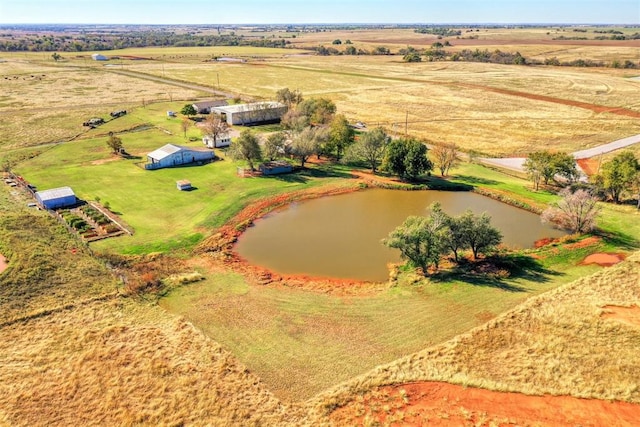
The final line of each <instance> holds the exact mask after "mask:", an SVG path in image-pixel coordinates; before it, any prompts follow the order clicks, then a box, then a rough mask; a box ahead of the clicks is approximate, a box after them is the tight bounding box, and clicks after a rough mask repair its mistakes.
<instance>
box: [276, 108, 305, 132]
mask: <svg viewBox="0 0 640 427" xmlns="http://www.w3.org/2000/svg"><path fill="white" fill-rule="evenodd" d="M280 124H281V125H282V127H284V128H285V129H287V130H289V131H291V132H293V133H298V132H302V130H303V129H304V128H306V127H307V126H309V117H308V116H306V115H305V114H304V113H302V112H301V111H299V110H298V109H291V110H289V111H287V112H286V113H285V114H284V116H282V119H281V120H280Z"/></svg>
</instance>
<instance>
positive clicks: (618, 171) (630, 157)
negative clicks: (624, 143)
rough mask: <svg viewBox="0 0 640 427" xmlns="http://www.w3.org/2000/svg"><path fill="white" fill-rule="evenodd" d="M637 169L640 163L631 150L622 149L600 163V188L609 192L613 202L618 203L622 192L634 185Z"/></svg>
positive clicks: (639, 167)
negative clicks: (607, 160) (603, 162)
mask: <svg viewBox="0 0 640 427" xmlns="http://www.w3.org/2000/svg"><path fill="white" fill-rule="evenodd" d="M639 171H640V164H638V159H636V157H635V155H634V154H633V152H631V151H624V152H622V153H620V154H618V155H616V156H615V157H614V158H613V159H611V161H609V162H607V163H605V164H603V165H602V170H601V172H600V182H601V184H602V188H603V189H604V190H605V191H606V192H607V193H609V195H610V196H611V198H612V199H613V201H614V202H615V203H620V198H621V197H622V195H623V194H624V192H625V191H630V190H632V188H633V187H634V182H635V180H636V179H637V175H638V172H639Z"/></svg>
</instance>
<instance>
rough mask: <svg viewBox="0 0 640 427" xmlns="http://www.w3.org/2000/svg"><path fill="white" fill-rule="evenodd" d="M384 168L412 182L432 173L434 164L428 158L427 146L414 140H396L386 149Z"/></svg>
mask: <svg viewBox="0 0 640 427" xmlns="http://www.w3.org/2000/svg"><path fill="white" fill-rule="evenodd" d="M382 168H383V169H384V170H386V171H388V172H391V173H393V174H395V175H398V176H400V178H402V179H404V180H409V181H412V180H415V179H416V178H417V177H418V176H420V175H422V174H423V173H425V172H428V171H431V169H433V164H432V163H431V161H430V160H429V159H428V158H427V146H426V145H424V144H423V143H422V142H420V141H418V140H416V139H413V138H409V139H396V140H394V141H391V143H390V144H389V145H388V147H387V149H386V152H385V157H384V160H383V163H382Z"/></svg>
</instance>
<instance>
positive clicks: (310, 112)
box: [296, 98, 336, 125]
mask: <svg viewBox="0 0 640 427" xmlns="http://www.w3.org/2000/svg"><path fill="white" fill-rule="evenodd" d="M296 109H297V110H298V111H299V112H300V113H301V114H303V115H305V116H307V117H309V121H310V122H311V123H313V124H316V125H321V124H327V123H329V122H331V120H332V119H333V115H334V114H335V112H336V104H334V103H333V101H331V100H329V99H326V98H309V99H305V100H304V101H302V102H301V103H299V104H298V106H297V107H296Z"/></svg>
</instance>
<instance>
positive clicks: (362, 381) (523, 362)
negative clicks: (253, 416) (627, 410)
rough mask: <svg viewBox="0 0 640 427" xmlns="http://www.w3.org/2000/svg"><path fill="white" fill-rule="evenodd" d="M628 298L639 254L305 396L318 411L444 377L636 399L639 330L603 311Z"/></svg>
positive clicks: (634, 294)
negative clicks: (433, 344) (470, 328)
mask: <svg viewBox="0 0 640 427" xmlns="http://www.w3.org/2000/svg"><path fill="white" fill-rule="evenodd" d="M633 305H636V306H639V307H640V253H636V254H634V255H633V256H632V257H630V258H629V259H628V260H627V261H626V262H623V263H621V264H619V265H617V266H615V267H611V268H608V269H605V270H602V271H600V272H598V273H596V274H594V275H593V276H591V277H585V278H582V279H579V280H577V281H575V282H573V283H571V284H569V285H566V286H563V287H561V288H559V289H556V290H554V291H550V292H547V293H545V294H543V295H541V296H538V297H535V298H532V299H530V300H528V301H527V302H525V303H524V304H522V305H520V306H519V307H517V308H516V309H514V310H511V311H509V312H507V313H505V314H503V315H501V316H499V317H498V318H496V319H494V320H492V321H490V322H488V323H487V324H486V325H484V326H482V327H480V328H477V329H475V330H473V331H471V332H469V333H467V334H463V335H460V336H458V337H456V338H455V339H453V340H451V341H449V342H447V343H445V344H443V345H439V346H436V347H432V348H430V349H426V350H424V351H421V352H418V353H415V354H413V355H410V356H407V357H405V358H402V359H400V360H398V361H396V362H394V363H391V364H388V365H384V366H380V367H378V368H376V369H374V370H372V371H371V372H369V373H368V374H366V375H362V376H360V377H359V378H355V379H354V380H352V381H349V382H347V383H345V384H343V385H341V386H339V387H336V388H334V389H333V390H330V391H327V392H325V393H322V394H320V395H319V396H318V397H317V398H316V399H314V400H312V401H311V403H312V405H314V406H315V407H316V409H318V410H319V411H321V412H323V411H324V410H326V409H327V408H334V407H335V405H339V406H341V405H343V404H348V405H355V406H358V405H360V407H362V404H361V403H359V402H362V398H360V399H358V400H356V399H355V396H361V395H362V394H367V393H371V392H373V390H375V389H376V388H377V387H378V386H380V385H386V384H403V383H410V382H415V381H446V382H450V383H453V384H460V385H463V386H471V387H481V388H487V389H490V390H499V391H512V392H520V393H525V394H533V395H542V394H551V395H568V396H576V397H582V398H596V399H605V400H620V401H625V402H632V403H636V404H638V403H640V390H639V389H638V384H639V383H640V376H639V373H640V359H639V358H638V355H637V349H638V345H639V343H640V329H638V325H635V326H634V324H633V323H632V324H629V323H626V321H624V320H619V318H615V317H613V318H612V317H611V316H608V317H607V316H603V314H604V313H610V312H611V310H613V308H612V307H616V306H619V307H629V306H633ZM613 355H615V357H612V356H613ZM329 411H330V410H329Z"/></svg>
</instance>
